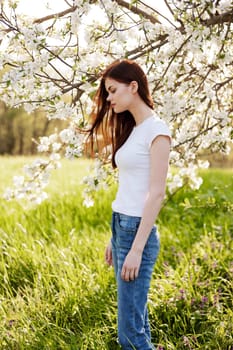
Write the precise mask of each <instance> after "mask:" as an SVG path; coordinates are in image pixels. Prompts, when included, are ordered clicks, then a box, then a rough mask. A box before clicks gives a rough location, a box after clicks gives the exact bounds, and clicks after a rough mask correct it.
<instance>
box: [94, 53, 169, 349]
mask: <svg viewBox="0 0 233 350" xmlns="http://www.w3.org/2000/svg"><path fill="white" fill-rule="evenodd" d="M100 134H102V135H103V137H104V141H105V144H106V145H107V144H108V143H109V140H110V143H111V146H112V165H113V167H114V168H115V167H118V170H119V187H118V192H117V195H116V199H115V200H114V202H113V203H112V209H113V214H112V238H111V241H110V243H109V245H108V247H107V248H106V252H105V259H106V262H107V264H109V265H112V264H113V266H114V271H115V275H116V280H117V300H118V339H119V343H120V345H121V346H122V348H123V349H124V350H128V349H136V350H148V349H155V347H154V346H153V345H152V343H151V335H150V326H149V320H148V311H147V296H148V290H149V285H150V280H151V275H152V272H153V267H154V264H155V261H156V258H157V255H158V252H159V237H158V233H157V230H156V226H154V222H155V220H156V218H157V216H158V213H159V210H160V208H161V204H162V201H163V198H164V194H165V186H166V177H167V170H168V159H169V152H170V132H169V129H168V127H167V125H166V124H165V123H164V122H163V121H162V120H161V119H160V118H159V117H158V116H157V115H156V114H155V113H154V111H153V102H152V98H151V96H150V93H149V88H148V82H147V78H146V76H145V74H144V72H143V70H142V69H141V67H140V66H139V65H138V64H137V63H136V62H134V61H130V60H126V59H125V60H119V61H115V62H113V63H112V64H111V65H110V66H109V67H107V68H106V70H105V71H104V73H103V75H102V79H101V82H100V87H99V89H98V92H97V95H96V99H95V109H94V112H93V124H92V126H91V129H90V130H89V136H90V139H91V143H92V145H93V144H94V142H95V140H96V139H97V138H98V137H99V135H100Z"/></svg>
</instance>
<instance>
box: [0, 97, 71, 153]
mask: <svg viewBox="0 0 233 350" xmlns="http://www.w3.org/2000/svg"><path fill="white" fill-rule="evenodd" d="M66 125H67V121H63V120H49V119H48V118H47V117H46V115H45V113H44V111H43V110H40V109H37V110H35V111H34V112H33V113H32V114H30V115H29V114H28V113H26V112H25V111H24V110H23V108H17V109H16V108H8V107H7V106H6V105H5V103H4V102H1V101H0V155H6V154H7V155H32V154H36V153H37V144H36V141H39V137H40V136H46V135H50V134H51V133H53V132H54V130H55V129H57V130H63V129H64V128H65V127H66Z"/></svg>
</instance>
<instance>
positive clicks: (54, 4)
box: [18, 0, 168, 18]
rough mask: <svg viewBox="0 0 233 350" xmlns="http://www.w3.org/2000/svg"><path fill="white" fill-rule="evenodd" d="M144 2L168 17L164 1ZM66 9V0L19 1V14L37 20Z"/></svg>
mask: <svg viewBox="0 0 233 350" xmlns="http://www.w3.org/2000/svg"><path fill="white" fill-rule="evenodd" d="M144 2H145V3H147V4H148V5H150V6H151V7H154V8H155V9H157V10H158V11H160V12H161V13H162V14H163V15H166V16H168V11H167V8H166V5H165V3H164V1H163V0H156V1H155V0H144ZM46 5H48V7H50V8H51V9H50V10H49V9H48V8H46V7H47V6H46ZM66 8H67V5H66V3H65V1H64V0H40V1H33V5H32V0H19V3H18V12H21V13H24V14H25V15H28V16H31V17H36V18H39V17H43V16H46V15H49V14H52V13H54V12H59V11H63V10H65V9H66Z"/></svg>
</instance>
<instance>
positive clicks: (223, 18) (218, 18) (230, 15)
mask: <svg viewBox="0 0 233 350" xmlns="http://www.w3.org/2000/svg"><path fill="white" fill-rule="evenodd" d="M201 23H202V24H204V25H206V26H213V25H215V24H223V23H233V9H232V10H230V11H228V12H225V13H221V14H217V15H215V16H212V17H210V18H208V19H205V20H201Z"/></svg>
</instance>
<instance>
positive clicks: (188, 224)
mask: <svg viewBox="0 0 233 350" xmlns="http://www.w3.org/2000/svg"><path fill="white" fill-rule="evenodd" d="M27 162H28V159H25V158H20V157H19V158H7V157H1V158H0V191H1V193H2V192H3V190H4V188H5V187H6V186H8V185H10V183H11V179H12V176H13V175H15V174H16V173H18V171H19V169H21V166H22V164H24V163H27ZM89 165H90V162H89V161H87V160H77V161H73V162H70V161H64V162H63V167H62V169H61V170H59V171H57V172H54V173H53V175H52V179H51V183H50V187H49V189H48V191H49V195H50V196H49V199H48V200H47V201H45V202H43V203H42V204H41V205H40V206H38V207H31V208H30V207H29V208H27V209H25V208H23V207H22V206H21V205H20V204H19V203H17V202H6V201H5V200H3V199H1V200H0V249H1V258H0V349H2V350H43V349H46V350H63V349H64V350H74V349H75V350H77V349H78V350H117V349H119V347H118V345H117V342H116V285H115V280H114V273H113V270H112V268H109V267H107V266H106V265H105V262H104V249H105V246H106V244H107V242H108V240H109V238H110V226H109V224H110V220H111V208H110V203H111V200H112V198H113V197H114V193H115V186H113V188H111V189H110V190H109V191H105V192H104V191H102V192H101V193H97V194H96V202H95V206H94V207H92V208H85V207H84V206H83V203H82V201H83V199H82V185H81V184H80V181H81V179H82V176H83V175H84V174H86V173H87V172H88V171H89V170H88V169H89ZM201 175H202V176H203V179H204V183H203V185H202V186H201V188H200V190H199V191H192V190H190V189H188V188H183V189H182V190H180V191H178V192H177V193H176V194H175V195H174V196H173V197H171V198H169V197H168V198H167V200H166V205H164V207H163V209H162V211H161V213H160V215H159V218H158V220H157V224H158V228H159V232H160V237H161V251H160V255H159V259H158V262H157V264H156V266H155V270H154V274H153V280H152V285H151V289H150V295H149V310H150V315H151V327H152V337H153V341H154V343H155V344H156V345H157V350H186V349H189V350H192V349H193V350H194V349H201V350H232V349H233V307H232V299H233V290H232V289H233V284H232V278H233V259H232V236H233V219H232V217H233V171H232V170H231V169H228V170H226V169H225V170H224V169H209V170H205V171H203V172H202V173H201Z"/></svg>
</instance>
